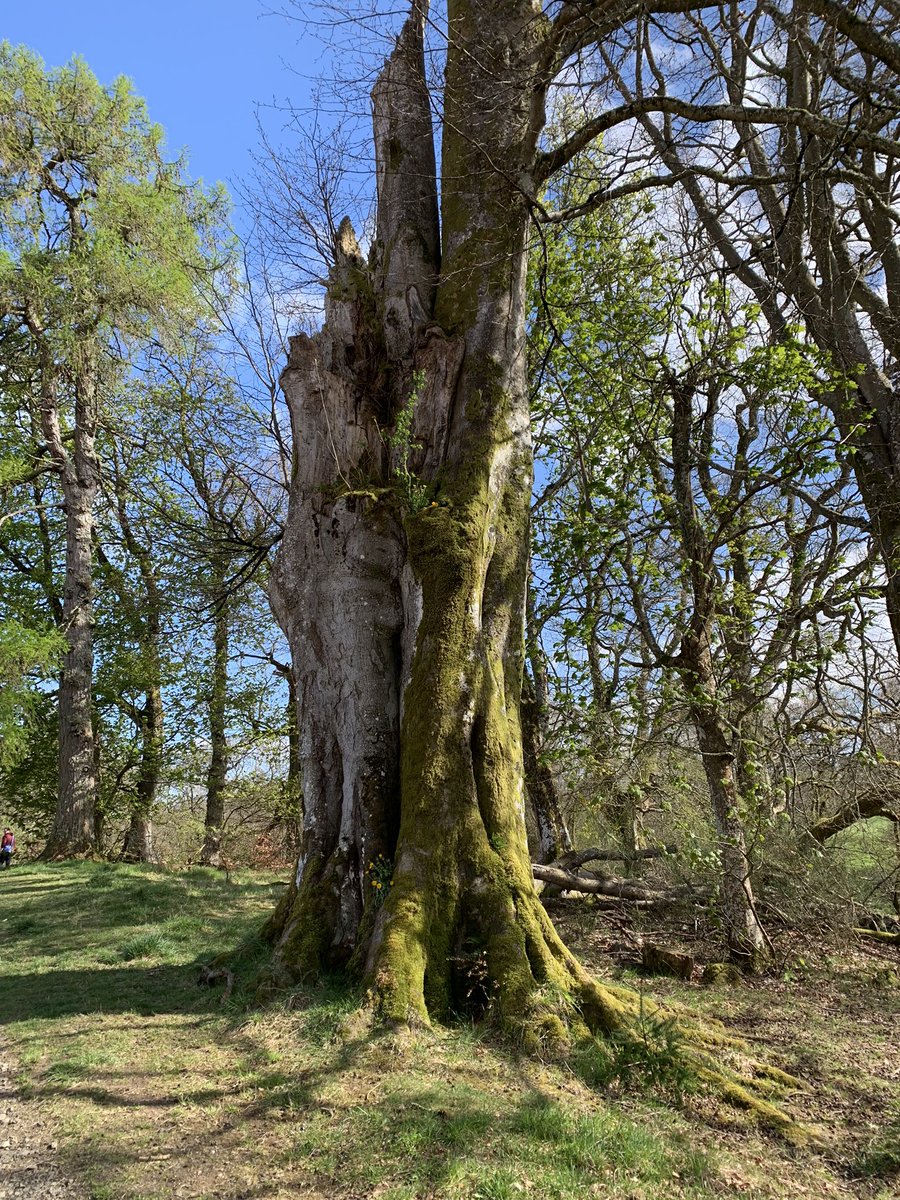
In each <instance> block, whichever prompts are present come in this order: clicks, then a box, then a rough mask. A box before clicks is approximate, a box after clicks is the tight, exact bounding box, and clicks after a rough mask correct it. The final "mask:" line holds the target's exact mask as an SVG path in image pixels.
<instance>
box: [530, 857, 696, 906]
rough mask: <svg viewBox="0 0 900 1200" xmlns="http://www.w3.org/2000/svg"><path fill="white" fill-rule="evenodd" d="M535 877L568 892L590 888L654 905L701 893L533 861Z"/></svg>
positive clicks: (595, 892)
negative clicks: (576, 870)
mask: <svg viewBox="0 0 900 1200" xmlns="http://www.w3.org/2000/svg"><path fill="white" fill-rule="evenodd" d="M531 870H532V873H533V875H534V877H535V879H540V880H541V881H542V882H543V883H549V884H552V885H553V886H554V887H558V888H561V889H562V890H563V891H565V892H587V893H588V894H590V895H594V896H612V897H615V898H617V899H619V900H631V901H636V902H639V903H640V902H643V903H645V904H646V903H650V904H654V905H664V904H674V903H676V902H677V901H679V900H697V899H699V897H698V896H697V894H696V893H695V892H693V891H692V890H691V889H690V888H652V887H648V886H647V885H646V884H645V883H641V882H640V881H638V880H635V879H619V878H617V877H615V876H610V875H596V874H593V873H592V872H584V873H582V874H578V875H576V874H575V873H574V872H573V871H564V870H563V869H562V868H561V867H557V866H552V865H550V866H545V865H544V864H543V863H532V864H531Z"/></svg>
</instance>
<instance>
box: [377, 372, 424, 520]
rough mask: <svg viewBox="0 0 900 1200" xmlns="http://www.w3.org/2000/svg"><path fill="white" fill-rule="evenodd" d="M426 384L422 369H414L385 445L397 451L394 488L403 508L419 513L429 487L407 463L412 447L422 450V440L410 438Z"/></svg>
mask: <svg viewBox="0 0 900 1200" xmlns="http://www.w3.org/2000/svg"><path fill="white" fill-rule="evenodd" d="M424 386H425V372H424V371H416V372H415V373H414V375H413V377H412V391H411V392H410V394H409V399H408V400H407V401H406V403H405V404H404V405H403V406H402V407H401V408H400V410H399V412H398V413H397V417H396V420H395V421H394V428H393V432H391V433H389V434H387V435H386V438H385V440H386V442H387V444H388V446H390V448H391V449H392V450H394V451H396V454H397V461H398V465H397V466H396V467H394V470H393V477H394V479H395V480H396V482H397V490H398V491H399V493H400V500H401V503H402V504H403V507H404V508H405V509H406V511H407V512H409V513H413V514H415V513H419V512H421V511H422V509H423V508H426V507H427V505H428V496H429V491H430V489H429V486H428V484H427V483H425V482H423V480H421V479H420V478H419V477H418V475H416V473H415V472H414V471H412V470H410V466H409V456H410V454H411V453H412V452H413V450H419V449H421V443H420V442H416V441H413V436H412V428H413V419H414V417H415V414H416V405H417V404H418V402H419V399H420V397H421V395H422V389H423V388H424Z"/></svg>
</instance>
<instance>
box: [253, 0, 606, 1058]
mask: <svg viewBox="0 0 900 1200" xmlns="http://www.w3.org/2000/svg"><path fill="white" fill-rule="evenodd" d="M449 16H450V21H451V27H452V30H453V39H452V40H453V44H454V46H455V47H456V48H457V50H458V53H452V54H451V55H450V56H449V60H448V67H447V77H446V91H445V125H444V134H443V148H442V169H443V175H444V180H445V188H444V194H443V199H442V232H443V237H442V246H441V250H440V252H439V247H438V220H437V195H436V186H435V157H434V148H433V141H432V133H431V116H430V108H429V97H428V93H427V89H426V87H425V83H424V77H423V70H424V67H423V53H422V26H423V23H424V18H423V14H422V12H421V10H420V9H418V7H417V9H416V12H415V13H414V15H413V16H412V17H411V18H410V19H409V20H408V21H407V24H406V26H405V28H404V31H403V33H402V35H401V37H400V39H399V40H398V44H397V47H396V49H395V51H394V53H393V55H392V56H391V58H390V60H389V61H388V63H387V64H386V67H385V69H384V71H383V73H382V75H381V77H380V79H379V81H378V83H377V84H376V87H375V89H374V92H373V101H374V108H375V140H376V156H377V182H378V221H377V230H376V241H375V247H374V252H373V256H372V262H371V264H368V265H367V264H366V262H364V260H363V259H362V256H361V255H360V253H359V250H358V247H357V245H356V241H355V238H354V237H353V234H352V230H351V229H350V228H349V225H348V223H345V224H344V225H343V226H342V227H341V231H340V235H339V238H338V245H337V247H336V262H335V266H334V268H333V270H332V274H331V279H330V283H329V288H328V296H327V299H326V325H325V328H324V329H323V330H322V332H321V333H320V334H318V335H317V336H316V337H315V338H314V339H310V338H307V337H304V336H302V335H301V336H300V337H297V338H294V339H292V343H291V354H290V361H289V364H288V369H287V371H286V372H285V375H284V377H283V384H284V390H285V394H286V396H287V398H288V401H289V403H290V406H291V412H292V416H293V423H294V434H295V439H296V442H295V444H296V455H297V458H296V468H295V472H294V484H293V489H292V493H291V500H290V509H289V514H288V521H287V527H286V531H285V537H284V540H283V542H282V544H281V547H280V549H279V553H278V557H277V560H276V564H275V570H274V574H273V603H274V607H275V610H276V613H277V615H278V618H279V620H280V622H281V624H282V626H283V628H284V630H285V633H286V634H287V636H288V639H289V641H290V644H291V649H292V652H293V656H294V665H295V672H296V678H297V689H298V711H299V714H300V725H301V731H302V733H301V736H302V758H303V798H304V834H303V850H302V853H301V856H300V859H299V862H298V865H297V872H296V877H295V880H294V883H293V885H292V887H291V888H290V889H289V890H288V892H287V894H286V896H285V898H284V900H283V901H282V903H281V905H280V906H279V908H278V910H277V912H276V913H275V914H274V916H273V918H272V920H271V921H270V923H269V926H268V934H269V936H270V937H271V939H272V940H273V942H274V953H273V962H272V967H273V973H274V974H275V976H276V978H278V979H281V980H289V979H294V978H297V977H299V976H303V975H312V974H315V973H316V972H317V971H319V970H325V969H329V968H333V967H335V966H341V965H345V964H347V963H348V962H351V961H352V962H353V963H354V964H355V965H356V966H357V967H358V969H359V970H360V971H362V972H363V973H364V974H365V976H366V978H367V979H368V981H369V985H370V994H371V996H372V998H373V1003H374V1005H375V1007H376V1008H377V1010H378V1011H379V1012H380V1013H381V1015H382V1016H384V1017H386V1018H389V1019H394V1020H399V1021H406V1020H409V1019H413V1018H419V1019H426V1020H427V1019H428V1018H429V1017H430V1016H435V1015H437V1016H441V1015H444V1014H446V1013H448V1012H449V1011H451V1010H453V1009H455V1008H458V1007H460V1006H462V1005H463V1004H464V999H463V996H464V993H465V992H467V991H469V990H470V989H469V988H468V986H464V987H459V986H457V984H458V979H457V975H458V974H459V973H460V972H461V973H463V974H464V973H465V970H466V965H465V964H466V963H467V962H471V961H472V960H473V959H480V958H482V957H483V961H484V962H485V963H486V966H487V970H488V974H489V976H490V979H491V980H492V983H493V987H492V989H491V991H490V997H488V996H487V994H486V995H485V997H484V1000H485V1002H487V1000H488V998H489V999H490V1002H491V1005H492V1007H493V1009H494V1011H495V1012H496V1014H497V1015H498V1017H499V1018H500V1020H501V1022H502V1023H503V1024H505V1025H506V1026H508V1027H514V1028H516V1029H518V1030H519V1031H520V1032H522V1033H523V1034H524V1035H526V1036H528V1037H529V1038H534V1037H537V1038H540V1037H541V1036H542V1034H541V1030H540V1029H537V1028H536V1026H537V1025H539V1024H540V1018H539V1014H537V1012H536V996H537V994H538V992H539V990H540V989H541V988H542V987H544V986H545V985H547V984H552V985H555V986H559V987H563V988H567V989H569V990H571V991H572V992H573V994H574V993H578V994H579V996H580V997H581V999H582V1001H583V1004H584V1006H585V1008H584V1016H586V1017H587V1019H589V1020H590V1021H592V1022H593V1023H594V1024H595V1025H604V1026H605V1027H607V1028H611V1027H615V1026H618V1025H620V1024H622V1022H623V1021H624V1020H625V1018H626V1012H627V1011H628V1003H627V1002H626V1001H624V1000H623V999H622V998H620V997H617V996H615V995H614V994H613V992H611V991H606V990H603V989H600V988H599V987H597V986H596V985H595V984H593V982H592V981H591V980H590V979H589V978H588V977H587V975H586V974H585V972H584V971H583V970H582V968H581V967H580V966H579V965H578V963H577V962H576V961H575V960H574V959H573V958H572V956H571V955H570V954H569V953H568V951H566V949H565V947H564V946H563V945H562V943H561V942H560V941H559V938H558V937H557V935H556V933H555V931H554V930H553V927H552V925H551V923H550V921H549V919H548V917H547V916H546V914H545V912H544V910H543V908H542V906H541V904H540V902H539V900H538V898H537V895H536V893H535V889H534V883H533V879H532V874H531V866H530V861H529V855H528V848H527V844H526V836H525V820H524V799H525V793H524V779H523V766H522V738H521V729H520V720H519V705H520V693H521V680H522V669H523V617H524V612H523V608H524V597H525V580H526V568H527V562H528V549H529V546H528V521H529V502H530V491H531V441H530V427H529V414H528V409H527V402H526V388H525V378H524V374H525V361H524V302H525V262H526V255H525V248H526V247H525V240H526V233H527V228H528V210H527V205H526V202H525V200H524V198H523V196H522V194H521V192H520V190H519V188H518V187H517V185H516V178H517V175H518V173H519V172H520V170H521V169H522V167H523V165H524V164H527V163H528V162H529V161H531V159H532V158H533V155H534V148H535V147H534V143H535V139H536V136H537V133H538V129H539V120H538V114H537V113H536V112H535V110H534V107H533V106H534V103H535V101H534V97H533V95H532V87H531V84H532V81H533V79H534V73H535V67H534V55H535V53H536V48H537V45H538V42H539V39H540V36H541V34H542V23H541V18H540V16H539V12H538V11H536V10H535V6H534V5H533V4H532V3H530V2H525V0H515V2H513V0H507V2H506V3H504V4H502V5H500V6H483V5H480V4H471V3H467V2H464V3H461V2H456V3H452V4H451V5H450V12H449ZM476 48H477V50H476ZM499 62H504V63H505V66H504V93H503V97H502V102H498V95H497V87H498V81H497V78H496V76H495V74H494V71H495V68H496V64H497V63H499ZM482 64H487V65H486V66H484V65H482ZM487 146H490V147H493V148H494V149H495V151H496V156H495V158H494V159H493V160H492V162H491V163H489V162H488V161H487V160H486V158H485V156H484V153H483V151H482V150H481V149H479V147H487ZM404 405H412V406H413V412H412V422H411V424H412V428H411V431H408V432H404V421H403V418H402V413H403V410H404ZM398 417H400V418H401V419H400V420H399V421H398ZM388 425H393V428H394V433H393V435H392V436H390V437H389V438H386V437H384V436H383V435H382V433H381V428H384V427H385V426H388ZM379 855H380V856H382V857H381V858H379ZM388 872H390V873H391V876H392V877H391V880H390V884H391V886H390V887H386V886H385V887H379V886H378V885H379V884H382V883H386V875H387V874H388ZM584 1016H583V1017H582V1018H580V1019H581V1021H582V1027H583V1021H584ZM532 1017H533V1018H534V1019H532ZM547 1020H548V1021H549V1022H550V1024H551V1025H552V1026H553V1030H554V1031H557V1032H558V1031H559V1030H561V1026H560V1023H559V1019H558V1017H556V1018H555V1019H552V1020H551V1018H550V1017H549V1016H548V1017H547ZM541 1028H543V1026H542V1027H541ZM545 1032H546V1031H545Z"/></svg>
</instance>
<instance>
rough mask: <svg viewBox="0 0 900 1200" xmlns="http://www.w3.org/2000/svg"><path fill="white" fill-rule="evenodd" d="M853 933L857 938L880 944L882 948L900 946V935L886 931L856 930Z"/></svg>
mask: <svg viewBox="0 0 900 1200" xmlns="http://www.w3.org/2000/svg"><path fill="white" fill-rule="evenodd" d="M853 932H854V933H855V934H856V936H857V937H861V938H866V939H868V941H870V942H880V943H881V944H882V946H900V933H888V932H887V931H886V930H884V929H854V930H853Z"/></svg>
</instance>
